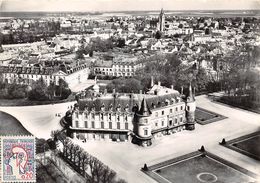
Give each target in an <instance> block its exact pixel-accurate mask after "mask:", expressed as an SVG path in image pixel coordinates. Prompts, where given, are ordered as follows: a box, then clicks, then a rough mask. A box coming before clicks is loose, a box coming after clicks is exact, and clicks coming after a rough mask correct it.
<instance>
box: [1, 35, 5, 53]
mask: <svg viewBox="0 0 260 183" xmlns="http://www.w3.org/2000/svg"><path fill="white" fill-rule="evenodd" d="M3 40H4V36H3V34H2V33H0V53H2V52H4V49H3V47H2V44H3Z"/></svg>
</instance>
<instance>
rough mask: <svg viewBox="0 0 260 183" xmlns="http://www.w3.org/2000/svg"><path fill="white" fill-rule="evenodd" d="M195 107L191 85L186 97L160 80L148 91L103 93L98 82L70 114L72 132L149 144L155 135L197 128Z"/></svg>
mask: <svg viewBox="0 0 260 183" xmlns="http://www.w3.org/2000/svg"><path fill="white" fill-rule="evenodd" d="M152 83H153V82H152ZM195 109H196V103H195V98H194V96H193V94H192V89H191V86H190V88H189V95H188V96H187V97H183V96H182V95H181V94H180V93H179V92H178V91H177V90H174V89H173V88H166V87H164V86H161V84H160V82H159V83H158V84H157V85H153V86H152V87H151V89H150V90H149V91H148V92H147V93H145V94H143V93H142V92H140V93H139V94H134V93H116V92H115V91H114V92H113V93H107V92H106V91H104V92H103V93H100V92H99V86H98V85H97V84H95V85H94V87H93V94H92V95H91V97H83V98H79V99H78V102H77V104H75V106H74V108H73V109H72V110H70V111H68V112H67V113H66V115H69V116H71V119H72V120H71V121H72V122H71V125H70V126H69V129H68V132H69V134H70V135H71V136H72V137H73V138H78V139H81V140H112V141H132V142H133V143H136V144H139V145H142V146H148V145H151V144H152V141H153V139H154V138H157V137H160V136H163V135H170V134H172V133H176V132H179V131H182V130H194V129H195V119H194V116H195V114H194V112H195Z"/></svg>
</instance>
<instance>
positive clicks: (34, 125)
mask: <svg viewBox="0 0 260 183" xmlns="http://www.w3.org/2000/svg"><path fill="white" fill-rule="evenodd" d="M74 103H75V102H67V103H60V104H50V105H38V106H19V107H0V111H3V112H6V113H8V114H10V115H12V116H14V117H15V118H16V119H17V120H18V121H20V122H21V124H22V125H23V126H24V127H25V128H26V129H27V130H28V131H29V132H30V133H31V134H33V135H35V136H36V137H38V138H50V134H51V131H52V130H57V129H61V128H62V127H61V126H60V118H61V117H62V116H64V114H65V113H66V111H67V110H68V107H69V106H71V105H73V104H74ZM57 113H60V114H61V115H60V116H61V117H58V116H55V114H57Z"/></svg>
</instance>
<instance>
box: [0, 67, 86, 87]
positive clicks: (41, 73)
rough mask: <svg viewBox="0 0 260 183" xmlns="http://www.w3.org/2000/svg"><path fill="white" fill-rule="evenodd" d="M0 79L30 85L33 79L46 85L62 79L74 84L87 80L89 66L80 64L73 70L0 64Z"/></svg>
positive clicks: (57, 82) (56, 82) (56, 83)
mask: <svg viewBox="0 0 260 183" xmlns="http://www.w3.org/2000/svg"><path fill="white" fill-rule="evenodd" d="M0 74H1V77H2V80H3V81H4V82H6V83H17V84H26V85H31V84H32V83H33V82H34V81H37V80H39V79H43V81H44V82H45V83H46V85H47V86H49V85H50V83H54V84H55V85H58V84H59V79H63V80H64V81H66V82H67V83H68V85H69V86H70V85H72V86H74V85H75V84H76V83H80V82H81V81H83V80H87V78H88V75H89V68H88V67H87V66H86V65H81V66H80V67H77V68H75V69H74V70H66V72H65V71H64V70H60V69H55V68H53V67H33V66H32V67H29V66H27V67H24V66H0Z"/></svg>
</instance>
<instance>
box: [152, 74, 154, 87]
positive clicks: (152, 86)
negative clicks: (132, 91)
mask: <svg viewBox="0 0 260 183" xmlns="http://www.w3.org/2000/svg"><path fill="white" fill-rule="evenodd" d="M153 85H154V79H153V76H152V77H151V88H152V87H153Z"/></svg>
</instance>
